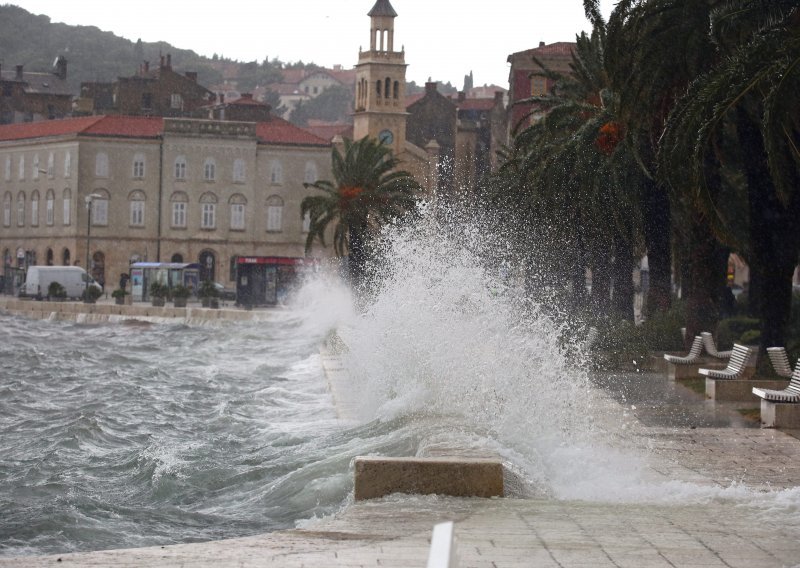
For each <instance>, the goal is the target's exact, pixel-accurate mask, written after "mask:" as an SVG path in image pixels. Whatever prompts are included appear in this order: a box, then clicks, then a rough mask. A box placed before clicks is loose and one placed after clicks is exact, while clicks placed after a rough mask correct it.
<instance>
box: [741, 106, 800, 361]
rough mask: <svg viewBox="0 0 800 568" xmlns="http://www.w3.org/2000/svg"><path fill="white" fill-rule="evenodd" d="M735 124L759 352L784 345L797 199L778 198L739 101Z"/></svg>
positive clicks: (799, 239) (797, 239)
mask: <svg viewBox="0 0 800 568" xmlns="http://www.w3.org/2000/svg"><path fill="white" fill-rule="evenodd" d="M736 128H737V132H738V134H739V140H740V142H741V145H742V148H743V152H742V154H743V165H744V171H745V177H746V179H747V191H748V204H749V213H750V243H751V247H752V249H753V255H752V256H753V259H752V263H751V266H750V269H751V274H752V275H753V280H754V284H756V286H757V288H758V289H757V290H752V288H751V295H750V301H751V302H755V305H756V309H757V312H758V315H759V316H760V317H761V345H760V349H761V351H762V353H763V352H765V351H766V348H767V347H775V346H783V345H785V340H786V331H787V326H788V323H789V315H790V312H791V306H792V274H793V272H794V267H795V265H796V263H797V253H798V247H799V246H800V236H798V235H799V234H800V230H798V227H797V223H798V217H797V208H798V207H797V203H798V201H799V200H800V198H797V197H796V194H795V197H794V199H793V203H792V204H791V205H790V207H786V206H784V205H783V204H782V203H781V202H780V200H779V198H778V195H777V191H776V189H775V184H774V183H773V181H772V177H771V175H770V170H769V167H768V165H767V152H766V149H765V148H764V140H763V137H762V134H761V130H760V128H759V127H758V124H757V123H756V122H755V120H753V118H752V116H751V114H750V113H749V112H748V111H747V109H745V108H743V107H742V106H741V105H740V106H739V107H738V108H737V112H736ZM791 173H792V172H787V174H788V175H791ZM793 177H796V176H793ZM795 181H796V180H795Z"/></svg>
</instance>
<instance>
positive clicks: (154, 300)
mask: <svg viewBox="0 0 800 568" xmlns="http://www.w3.org/2000/svg"><path fill="white" fill-rule="evenodd" d="M168 295H169V288H168V287H167V285H166V284H162V283H161V282H153V283H152V284H150V303H151V304H152V305H154V306H157V307H161V306H163V305H164V304H166V303H167V296H168Z"/></svg>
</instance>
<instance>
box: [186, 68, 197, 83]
mask: <svg viewBox="0 0 800 568" xmlns="http://www.w3.org/2000/svg"><path fill="white" fill-rule="evenodd" d="M185 74H186V78H187V79H191V80H192V81H194V82H195V83H197V71H187V72H186V73H185Z"/></svg>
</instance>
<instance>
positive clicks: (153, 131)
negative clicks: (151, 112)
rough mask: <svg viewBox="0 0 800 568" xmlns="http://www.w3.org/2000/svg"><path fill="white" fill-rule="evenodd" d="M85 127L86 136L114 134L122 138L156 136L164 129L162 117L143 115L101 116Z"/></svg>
mask: <svg viewBox="0 0 800 568" xmlns="http://www.w3.org/2000/svg"><path fill="white" fill-rule="evenodd" d="M100 118H101V120H99V121H97V122H96V123H94V124H92V125H91V126H89V127H88V128H86V129H85V130H84V131H83V132H82V134H85V135H88V136H115V137H123V138H158V136H159V135H160V134H161V133H162V132H163V131H164V119H163V118H161V117H145V116H103V117H100Z"/></svg>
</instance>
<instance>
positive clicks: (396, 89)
mask: <svg viewBox="0 0 800 568" xmlns="http://www.w3.org/2000/svg"><path fill="white" fill-rule="evenodd" d="M393 98H395V99H399V98H400V82H399V81H395V82H394V96H393Z"/></svg>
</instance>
